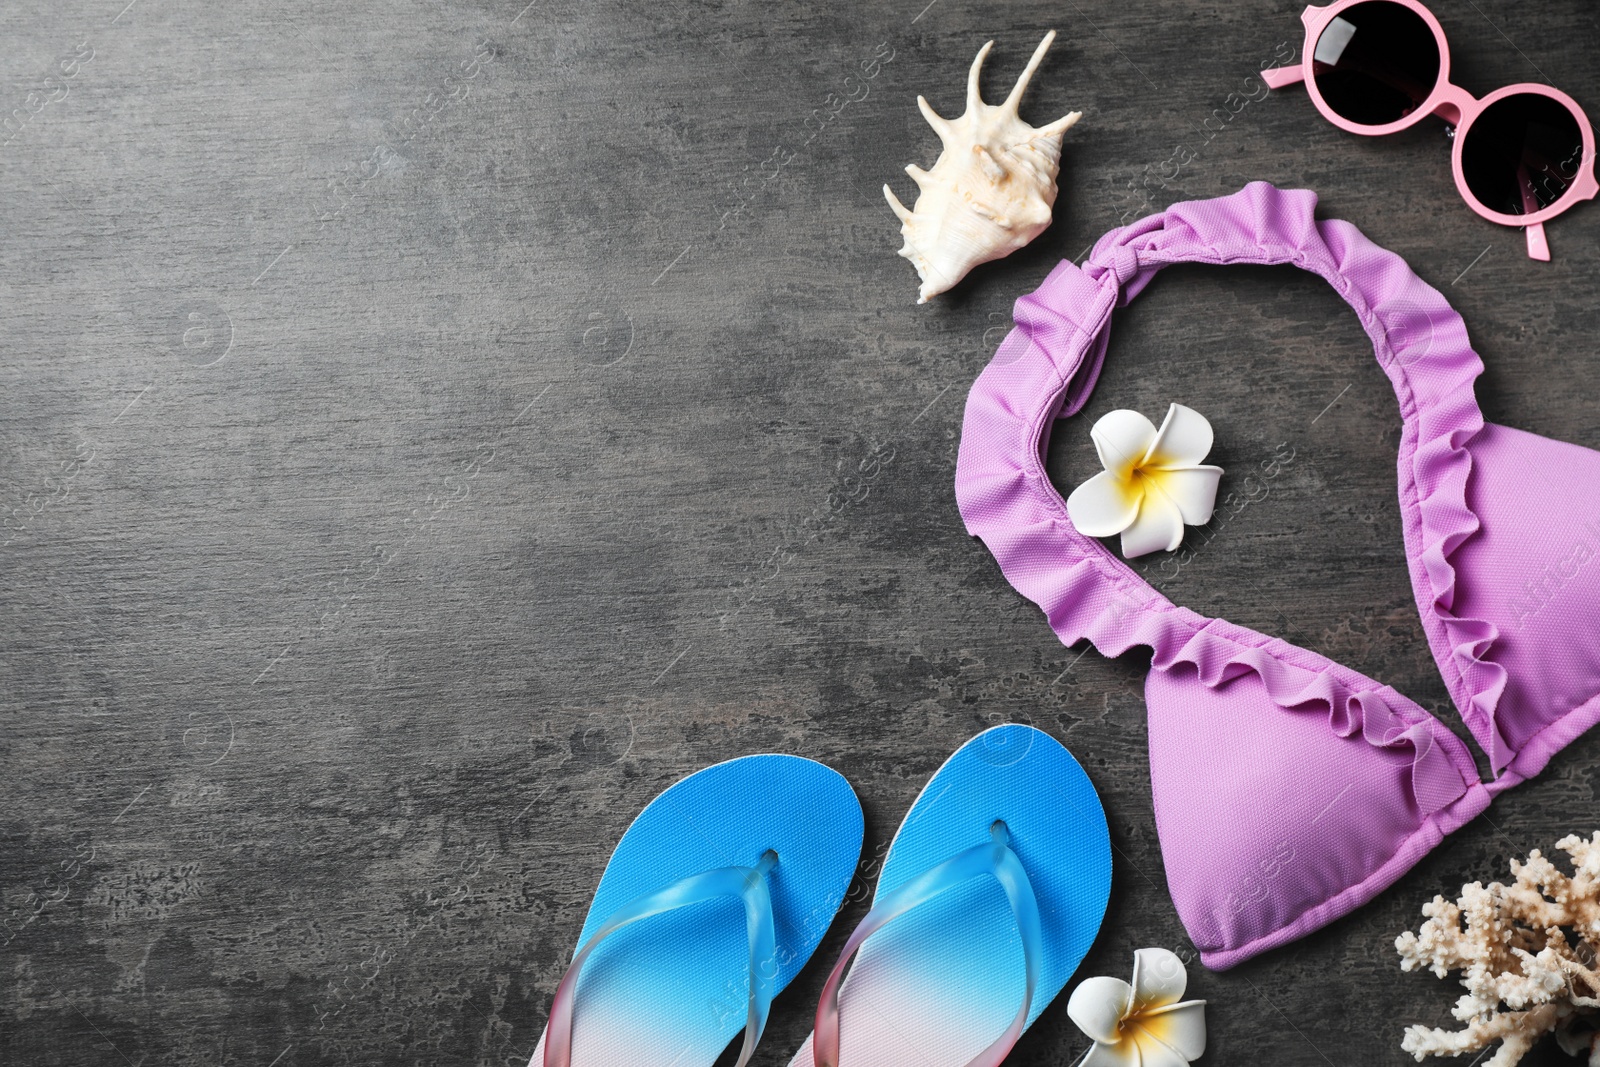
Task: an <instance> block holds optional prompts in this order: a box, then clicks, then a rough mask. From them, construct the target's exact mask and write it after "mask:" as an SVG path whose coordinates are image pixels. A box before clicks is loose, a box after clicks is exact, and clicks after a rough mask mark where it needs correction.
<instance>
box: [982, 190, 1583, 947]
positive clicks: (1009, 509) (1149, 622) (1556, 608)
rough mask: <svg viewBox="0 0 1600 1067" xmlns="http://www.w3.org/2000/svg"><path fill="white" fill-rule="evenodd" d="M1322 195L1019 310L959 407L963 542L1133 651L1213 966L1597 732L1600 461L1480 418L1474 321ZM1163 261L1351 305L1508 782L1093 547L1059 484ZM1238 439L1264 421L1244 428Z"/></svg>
mask: <svg viewBox="0 0 1600 1067" xmlns="http://www.w3.org/2000/svg"><path fill="white" fill-rule="evenodd" d="M1316 203H1317V200H1316V195H1315V194H1314V193H1312V192H1309V191H1305V190H1280V189H1277V188H1275V187H1273V186H1271V185H1268V184H1266V183H1262V182H1256V183H1252V184H1251V185H1248V186H1246V187H1245V188H1244V189H1243V190H1241V191H1240V192H1238V193H1235V194H1233V195H1231V196H1227V197H1221V198H1218V199H1214V200H1202V201H1192V202H1188V203H1181V204H1177V205H1174V206H1173V207H1172V208H1171V209H1170V210H1168V211H1166V212H1164V213H1161V214H1158V215H1154V216H1151V217H1149V218H1145V219H1142V220H1140V221H1139V222H1137V223H1135V224H1133V225H1131V226H1127V227H1124V228H1121V229H1116V230H1112V231H1111V232H1110V233H1108V234H1106V235H1105V236H1104V237H1103V238H1101V239H1100V241H1099V243H1097V244H1096V245H1095V247H1094V250H1093V252H1092V253H1091V254H1090V255H1089V257H1088V259H1087V260H1086V262H1085V264H1084V266H1083V268H1081V269H1080V268H1079V267H1077V266H1075V265H1074V264H1072V263H1070V262H1063V263H1061V264H1060V265H1059V266H1058V267H1056V268H1055V269H1054V270H1053V271H1051V273H1050V275H1049V276H1048V277H1047V278H1046V279H1045V281H1044V284H1043V285H1041V286H1040V287H1039V288H1038V289H1037V290H1036V291H1035V292H1033V293H1031V294H1029V295H1027V296H1024V297H1022V298H1021V299H1020V300H1018V301H1017V303H1016V308H1015V315H1014V318H1015V323H1016V326H1015V329H1013V330H1012V331H1011V333H1010V334H1009V335H1008V336H1007V337H1006V339H1005V341H1004V342H1003V343H1002V344H1001V345H1000V348H999V349H998V350H997V351H996V353H995V357H994V359H993V361H992V362H991V363H990V364H989V366H988V367H987V368H985V370H984V371H983V373H982V374H981V375H980V376H979V378H978V380H977V382H976V383H975V384H974V385H973V388H972V392H971V394H970V395H969V397H968V399H967V407H966V416H965V422H964V425H963V428H962V435H961V450H960V456H959V459H958V462H957V471H956V496H957V499H958V501H959V503H960V507H961V514H962V517H963V519H964V520H965V522H966V526H967V529H968V531H969V532H970V533H972V534H973V535H975V536H977V537H979V538H981V539H982V540H983V541H984V543H985V544H986V545H987V546H988V548H989V549H990V551H992V552H993V553H994V555H995V557H996V559H997V560H998V561H999V564H1000V567H1001V569H1002V571H1003V572H1004V573H1005V576H1006V578H1007V580H1008V581H1009V582H1010V583H1011V584H1012V585H1013V586H1014V587H1015V588H1016V589H1017V590H1018V592H1020V593H1022V594H1023V595H1024V596H1026V597H1027V598H1028V599H1030V600H1032V601H1033V602H1034V603H1036V604H1038V605H1039V607H1040V608H1042V609H1043V611H1044V613H1045V616H1046V618H1047V619H1048V620H1049V623H1050V625H1051V627H1052V628H1053V629H1054V630H1055V632H1056V633H1057V634H1058V635H1059V637H1060V638H1061V640H1062V642H1063V643H1065V644H1069V645H1070V644H1073V643H1076V642H1078V641H1082V640H1084V639H1088V640H1089V641H1091V642H1092V643H1093V644H1094V646H1095V647H1096V648H1097V649H1098V650H1099V651H1100V652H1101V653H1102V654H1104V655H1107V656H1117V655H1121V654H1122V653H1124V652H1126V651H1128V650H1129V649H1131V648H1133V647H1134V646H1136V645H1144V646H1147V647H1149V648H1150V649H1151V650H1152V652H1153V656H1152V659H1151V669H1150V673H1149V675H1148V677H1147V679H1146V685H1145V697H1146V703H1147V706H1148V714H1149V736H1150V775H1151V785H1152V789H1153V792H1154V798H1155V813H1156V823H1157V829H1158V831H1159V834H1160V838H1161V848H1162V854H1163V857H1164V859H1165V864H1166V869H1167V880H1168V886H1169V888H1170V890H1171V892H1172V896H1173V900H1174V903H1175V904H1176V906H1177V909H1178V913H1179V916H1180V917H1181V918H1182V920H1183V923H1184V926H1185V927H1186V928H1187V930H1188V932H1189V935H1190V937H1191V938H1192V939H1193V940H1194V942H1195V945H1196V946H1197V947H1198V948H1199V949H1200V952H1201V958H1202V960H1203V961H1204V962H1205V964H1206V965H1207V966H1208V967H1211V968H1213V969H1219V970H1220V969H1225V968H1227V967H1231V966H1233V965H1235V964H1237V963H1240V962H1241V961H1243V960H1246V959H1249V958H1250V957H1252V956H1254V955H1257V954H1258V953H1261V952H1264V951H1266V950H1267V949H1270V948H1273V947H1275V946H1278V945H1281V944H1284V943H1286V942H1289V941H1292V940H1294V939H1296V938H1299V937H1302V936H1304V935H1305V934H1307V933H1310V932H1311V931H1313V930H1316V929H1318V928H1319V927H1322V926H1324V925H1326V924H1327V923H1329V922H1332V921H1333V920H1334V919H1337V918H1338V917H1340V916H1342V915H1344V914H1346V913H1348V912H1350V911H1352V910H1353V909H1355V908H1357V907H1359V906H1361V905H1362V904H1364V903H1366V902H1367V901H1368V900H1370V899H1372V898H1373V897H1374V896H1375V895H1377V894H1378V893H1380V892H1382V891H1383V890H1384V889H1385V888H1387V887H1388V886H1389V885H1391V884H1392V883H1393V882H1394V881H1395V880H1396V879H1397V878H1399V877H1400V876H1401V875H1402V874H1403V873H1405V871H1406V870H1408V869H1409V868H1410V867H1411V866H1412V865H1413V864H1415V863H1416V862H1417V861H1418V860H1419V859H1420V858H1421V857H1422V856H1423V855H1424V854H1426V853H1427V852H1428V851H1429V850H1430V849H1432V848H1433V847H1434V846H1436V845H1437V844H1438V843H1439V842H1440V841H1441V840H1442V839H1443V837H1444V835H1446V834H1448V833H1450V832H1451V831H1453V830H1455V829H1456V828H1458V827H1460V826H1461V825H1463V824H1464V823H1466V822H1467V821H1468V820H1470V819H1472V818H1473V817H1474V816H1476V815H1477V814H1478V813H1479V812H1481V811H1483V810H1484V808H1485V807H1487V806H1488V804H1489V802H1490V800H1491V799H1492V798H1493V797H1494V795H1496V794H1497V793H1499V792H1501V791H1502V790H1505V789H1508V788H1510V787H1511V786H1513V785H1516V784H1517V783H1519V782H1521V781H1523V780H1525V779H1527V778H1529V777H1530V776H1532V775H1534V774H1537V773H1538V772H1539V771H1540V770H1542V769H1543V768H1544V766H1545V764H1546V763H1548V762H1549V761H1550V759H1551V757H1552V756H1554V755H1555V753H1556V752H1558V751H1560V749H1561V748H1562V747H1563V746H1565V745H1566V744H1568V743H1569V742H1571V741H1572V740H1573V739H1574V738H1576V737H1577V736H1578V735H1579V734H1581V733H1582V732H1583V731H1584V730H1586V729H1588V728H1589V727H1590V726H1591V725H1593V724H1594V723H1595V721H1596V720H1597V719H1600V625H1596V608H1595V605H1596V604H1600V500H1597V494H1596V493H1595V492H1594V491H1593V489H1594V487H1596V486H1600V453H1597V452H1595V451H1592V450H1590V449H1587V448H1582V447H1579V446H1576V445H1572V444H1567V443H1564V442H1560V441H1555V440H1551V439H1549V438H1546V437H1540V436H1537V435H1535V434H1531V433H1525V432H1523V431H1520V430H1514V429H1510V428H1508V427H1505V426H1499V425H1495V424H1493V423H1487V422H1485V421H1484V419H1483V415H1482V412H1481V411H1480V410H1479V408H1478V403H1477V399H1476V397H1475V396H1474V393H1473V383H1474V382H1475V380H1476V379H1477V377H1478V375H1479V374H1481V373H1482V371H1483V363H1482V361H1481V360H1480V359H1479V357H1478V355H1477V354H1476V353H1475V352H1474V351H1473V350H1472V346H1471V344H1470V343H1469V341H1468V339H1467V331H1466V325H1465V324H1464V323H1463V322H1462V320H1461V317H1460V316H1459V315H1458V314H1456V312H1455V311H1454V310H1453V309H1452V308H1451V307H1450V305H1449V304H1448V303H1447V302H1446V301H1445V299H1444V297H1443V296H1441V295H1440V294H1439V292H1438V291H1437V290H1436V289H1434V288H1432V287H1431V286H1429V285H1428V284H1427V283H1425V282H1423V281H1422V280H1421V279H1420V278H1418V277H1417V276H1416V275H1415V274H1414V273H1413V272H1412V271H1411V269H1410V268H1409V267H1408V266H1407V265H1406V263H1405V261H1404V260H1403V259H1401V258H1400V257H1399V256H1397V255H1395V254H1394V253H1392V252H1389V251H1386V250H1385V249H1382V248H1379V247H1378V246H1377V245H1375V244H1373V243H1372V242H1371V241H1369V240H1368V239H1367V238H1366V237H1364V236H1363V235H1362V234H1361V233H1360V231H1358V230H1357V229H1356V228H1355V227H1354V226H1352V225H1350V224H1349V223H1347V222H1342V221H1339V220H1318V219H1316V218H1315V210H1316ZM1172 263H1209V264H1217V265H1225V264H1233V263H1241V264H1293V265H1295V266H1298V267H1301V268H1302V269H1304V270H1307V271H1310V272H1312V273H1314V274H1317V275H1319V276H1321V277H1322V278H1323V279H1325V280H1326V281H1327V282H1328V283H1329V284H1330V285H1332V286H1333V287H1334V289H1335V290H1337V291H1338V293H1339V295H1340V296H1341V297H1343V298H1344V299H1345V301H1346V302H1348V303H1349V304H1350V306H1351V307H1352V308H1353V309H1354V310H1355V312H1356V315H1357V317H1358V318H1359V319H1360V321H1361V325H1362V327H1363V328H1364V329H1365V330H1366V332H1367V334H1368V336H1369V337H1370V338H1371V340H1372V343H1373V347H1374V349H1375V351H1376V354H1377V358H1378V362H1379V364H1380V365H1381V366H1382V367H1383V369H1384V372H1385V373H1386V374H1387V375H1388V376H1389V379H1390V381H1391V382H1392V383H1393V386H1394V390H1395V395H1396V398H1397V399H1398V401H1399V405H1400V414H1401V417H1402V419H1403V423H1404V426H1403V430H1402V434H1401V439H1400V452H1399V462H1398V474H1399V496H1400V511H1401V516H1402V520H1403V526H1404V531H1405V551H1406V559H1407V562H1408V564H1409V566H1410V573H1411V583H1412V588H1413V591H1414V593H1415V597H1416V602H1417V608H1418V611H1419V613H1420V615H1421V619H1422V624H1423V629H1424V631H1425V632H1426V634H1427V638H1428V643H1429V647H1430V648H1431V650H1432V653H1433V656H1434V659H1435V661H1436V663H1437V664H1438V667H1439V670H1440V672H1441V673H1442V675H1443V676H1444V680H1445V683H1446V685H1447V686H1448V688H1449V691H1450V695H1451V697H1452V699H1453V700H1454V703H1455V705H1456V707H1457V708H1458V709H1459V711H1460V713H1461V715H1462V718H1463V719H1464V721H1465V723H1466V725H1467V727H1468V729H1469V731H1470V733H1471V734H1472V737H1473V738H1474V739H1475V740H1476V741H1477V743H1478V744H1479V746H1481V747H1482V749H1483V750H1484V752H1485V753H1487V755H1488V763H1489V765H1490V767H1491V768H1492V772H1493V777H1492V779H1491V780H1490V781H1488V782H1483V781H1480V780H1479V776H1478V772H1477V770H1476V768H1475V767H1474V764H1473V760H1472V757H1471V755H1470V753H1469V751H1468V749H1467V747H1466V745H1465V744H1464V743H1463V742H1462V741H1461V740H1460V739H1458V738H1457V737H1456V736H1455V735H1454V734H1452V733H1451V732H1450V731H1449V730H1447V729H1446V728H1445V727H1444V726H1443V725H1442V724H1440V723H1439V722H1438V721H1437V720H1436V719H1434V718H1433V717H1432V716H1431V715H1429V714H1428V713H1427V712H1426V711H1424V710H1423V709H1422V708H1421V707H1419V706H1418V705H1417V704H1416V703H1414V702H1413V701H1411V700H1410V699H1408V698H1407V697H1405V696H1403V695H1401V694H1400V693H1398V692H1396V691H1395V690H1394V689H1393V688H1391V687H1389V686H1387V685H1384V684H1383V683H1381V682H1378V681H1376V680H1374V679H1372V678H1369V677H1367V676H1365V675H1363V674H1361V673H1359V672H1357V671H1354V670H1351V669H1350V668H1348V667H1345V666H1343V665H1342V664H1339V663H1336V662H1334V661H1332V660H1330V659H1328V658H1326V657H1325V656H1322V655H1319V654H1317V653H1315V652H1312V651H1310V650H1308V649H1304V648H1299V647H1297V646H1295V645H1291V644H1288V643H1287V642H1285V641H1282V640H1279V639H1277V638H1274V637H1269V636H1267V635H1265V634H1261V633H1257V632H1255V631H1253V630H1249V629H1246V628H1244V627H1242V626H1236V625H1234V624H1232V623H1230V622H1227V621H1225V620H1223V619H1213V618H1207V617H1206V616H1204V615H1200V614H1198V613H1196V612H1194V611H1191V610H1189V609H1188V608H1184V607H1180V606H1177V605H1175V604H1173V603H1172V602H1170V601H1169V600H1167V599H1166V598H1165V597H1163V596H1161V595H1160V594H1159V593H1157V592H1156V591H1155V590H1154V589H1152V588H1151V587H1150V586H1149V585H1148V584H1147V583H1146V582H1145V581H1144V580H1143V579H1142V578H1140V577H1139V576H1138V575H1137V574H1136V573H1135V572H1134V571H1132V570H1131V569H1129V568H1128V566H1127V565H1126V564H1124V563H1123V562H1122V561H1121V560H1120V559H1118V558H1117V557H1116V556H1115V555H1114V554H1113V553H1112V552H1111V551H1110V550H1108V549H1107V548H1106V547H1105V546H1104V545H1102V544H1101V543H1100V542H1099V541H1096V540H1094V539H1092V538H1088V537H1085V536H1083V535H1082V534H1080V533H1078V532H1077V530H1075V529H1074V528H1073V525H1072V523H1071V521H1070V520H1069V518H1068V517H1067V509H1066V506H1065V504H1064V502H1063V500H1062V498H1061V496H1060V495H1059V494H1058V493H1057V491H1056V490H1055V488H1054V487H1053V486H1052V485H1051V483H1050V480H1049V478H1048V477H1047V476H1046V474H1045V470H1044V464H1043V459H1042V457H1043V456H1044V454H1045V450H1046V447H1047V445H1048V442H1049V435H1050V431H1051V428H1052V427H1053V425H1054V424H1055V421H1056V419H1058V418H1065V417H1068V416H1071V415H1073V414H1075V413H1076V412H1077V411H1078V410H1079V409H1080V408H1082V407H1083V405H1084V403H1085V402H1086V400H1087V399H1088V396H1089V393H1090V391H1091V390H1092V389H1093V387H1094V382H1095V378H1096V377H1097V375H1098V374H1099V371H1100V366H1101V363H1102V361H1103V360H1104V358H1105V353H1106V345H1107V341H1108V338H1109V332H1108V331H1109V322H1110V316H1111V312H1112V310H1113V309H1114V308H1115V307H1120V306H1124V305H1126V304H1127V303H1128V301H1130V300H1131V299H1133V297H1135V296H1137V295H1138V293H1139V292H1140V290H1142V289H1143V288H1144V287H1145V286H1146V285H1147V284H1148V283H1149V282H1150V280H1151V279H1152V278H1153V277H1154V276H1155V274H1156V272H1157V271H1159V270H1160V269H1161V268H1162V267H1164V266H1167V265H1168V264H1172ZM1238 414H1239V415H1240V416H1241V417H1242V416H1243V415H1245V414H1247V413H1238Z"/></svg>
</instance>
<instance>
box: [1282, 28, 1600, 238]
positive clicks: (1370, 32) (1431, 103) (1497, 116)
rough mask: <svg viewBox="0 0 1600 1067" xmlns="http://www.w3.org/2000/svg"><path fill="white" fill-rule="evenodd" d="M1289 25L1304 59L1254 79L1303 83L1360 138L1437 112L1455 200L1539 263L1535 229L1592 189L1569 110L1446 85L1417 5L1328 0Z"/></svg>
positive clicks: (1579, 120)
mask: <svg viewBox="0 0 1600 1067" xmlns="http://www.w3.org/2000/svg"><path fill="white" fill-rule="evenodd" d="M1300 21H1301V22H1304V23H1305V26H1306V42H1305V46H1304V48H1303V49H1302V54H1303V57H1304V58H1302V60H1301V61H1300V63H1298V64H1296V65H1295V66H1292V67H1277V68H1275V69H1272V70H1265V71H1262V72H1261V76H1262V78H1263V79H1265V81H1266V83H1267V84H1268V85H1270V86H1272V87H1273V88H1274V89H1281V88H1283V87H1284V86H1286V85H1293V84H1294V83H1295V82H1300V81H1303V82H1305V83H1306V89H1307V91H1308V92H1310V93H1311V101H1312V103H1314V104H1316V105H1317V110H1318V111H1320V112H1322V114H1323V116H1324V117H1325V118H1327V119H1328V121H1329V122H1332V123H1333V124H1334V125H1335V126H1338V127H1339V128H1340V129H1342V130H1348V131H1350V132H1351V133H1359V134H1364V135H1366V136H1368V137H1376V136H1379V135H1381V134H1386V133H1395V132H1397V131H1399V130H1403V129H1405V128H1407V127H1408V126H1412V125H1414V124H1416V123H1418V122H1420V121H1421V120H1422V118H1423V116H1424V115H1438V116H1439V117H1440V118H1442V119H1444V120H1445V122H1447V123H1449V124H1450V125H1451V126H1453V127H1454V132H1453V134H1452V136H1453V137H1454V138H1455V147H1454V149H1453V150H1452V152H1451V165H1452V166H1453V168H1454V170H1455V175H1456V189H1457V190H1459V191H1460V193H1461V196H1462V199H1464V200H1466V202H1467V205H1468V206H1469V207H1471V208H1472V210H1474V211H1476V212H1477V213H1478V214H1480V215H1482V216H1483V217H1484V218H1486V219H1488V220H1489V221H1490V222H1498V223H1499V224H1500V225H1502V226H1521V227H1523V228H1524V230H1525V232H1526V233H1527V238H1528V255H1529V257H1530V258H1533V259H1542V260H1548V259H1549V258H1550V245H1549V242H1548V241H1547V240H1546V239H1545V234H1544V224H1545V222H1547V221H1548V220H1550V219H1553V218H1555V217H1556V216H1557V215H1559V214H1561V213H1562V212H1564V211H1566V210H1567V209H1568V208H1570V207H1572V206H1573V205H1574V204H1576V203H1577V202H1578V201H1580V200H1592V199H1594V196H1595V193H1597V192H1600V182H1597V181H1596V179H1595V168H1594V159H1595V145H1594V128H1593V127H1592V126H1590V125H1589V119H1588V118H1587V117H1586V116H1585V115H1584V113H1583V110H1582V109H1581V108H1579V107H1578V104H1577V102H1576V101H1574V100H1573V99H1572V97H1570V96H1568V95H1567V94H1566V93H1563V92H1562V91H1561V90H1559V89H1552V88H1551V87H1550V86H1548V85H1535V84H1532V83H1529V82H1523V83H1521V84H1518V85H1508V86H1506V87H1505V88H1504V89H1496V90H1495V91H1494V92H1492V93H1490V94H1489V95H1488V96H1486V97H1484V98H1483V99H1482V100H1479V99H1477V98H1476V97H1474V96H1473V95H1472V94H1471V93H1469V92H1467V91H1466V90H1465V89H1463V88H1461V87H1460V86H1458V85H1452V84H1450V48H1449V45H1448V44H1447V43H1446V41H1445V39H1444V27H1443V26H1441V25H1439V20H1438V19H1436V18H1434V16H1433V13H1432V12H1430V11H1429V10H1428V9H1427V8H1426V7H1423V6H1422V4H1421V3H1419V2H1418V0H1338V2H1337V3H1333V4H1329V5H1328V6H1327V7H1315V6H1313V7H1308V8H1306V9H1305V11H1304V12H1303V13H1302V14H1301V15H1300Z"/></svg>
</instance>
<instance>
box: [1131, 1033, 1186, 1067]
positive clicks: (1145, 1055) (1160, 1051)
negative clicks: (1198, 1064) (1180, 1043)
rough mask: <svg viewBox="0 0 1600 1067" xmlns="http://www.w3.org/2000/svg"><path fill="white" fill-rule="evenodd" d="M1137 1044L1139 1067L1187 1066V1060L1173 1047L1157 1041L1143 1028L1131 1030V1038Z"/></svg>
mask: <svg viewBox="0 0 1600 1067" xmlns="http://www.w3.org/2000/svg"><path fill="white" fill-rule="evenodd" d="M1128 1043H1129V1044H1130V1045H1131V1044H1137V1045H1138V1046H1139V1065H1140V1067H1189V1061H1188V1060H1186V1059H1184V1058H1183V1056H1182V1054H1180V1053H1179V1052H1178V1050H1177V1049H1175V1048H1169V1047H1168V1046H1166V1045H1164V1044H1162V1043H1161V1042H1160V1041H1157V1040H1156V1039H1155V1038H1153V1037H1151V1036H1150V1035H1149V1034H1147V1033H1146V1032H1145V1031H1143V1030H1135V1031H1133V1040H1132V1041H1130V1042H1128Z"/></svg>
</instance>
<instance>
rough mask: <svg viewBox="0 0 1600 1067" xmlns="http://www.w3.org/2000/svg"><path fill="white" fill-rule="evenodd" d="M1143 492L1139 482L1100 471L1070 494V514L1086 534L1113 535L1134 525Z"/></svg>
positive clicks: (1074, 524)
mask: <svg viewBox="0 0 1600 1067" xmlns="http://www.w3.org/2000/svg"><path fill="white" fill-rule="evenodd" d="M1141 495H1142V493H1141V492H1140V489H1139V486H1138V485H1137V484H1136V483H1134V482H1132V481H1123V480H1121V479H1120V478H1118V477H1117V476H1116V475H1115V474H1112V473H1111V472H1110V471H1101V472H1100V473H1099V474H1096V475H1095V476H1094V477H1093V478H1090V479H1089V480H1088V481H1086V482H1084V483H1083V484H1082V485H1080V486H1078V488H1076V489H1074V490H1073V491H1072V495H1071V496H1069V497H1067V514H1068V515H1070V516H1071V517H1072V525H1073V526H1076V527H1077V528H1078V532H1079V533H1081V534H1083V535H1084V536H1085V537H1110V536H1111V535H1112V534H1119V533H1121V532H1122V531H1123V530H1126V529H1127V528H1128V527H1129V526H1132V525H1133V520H1134V519H1135V518H1136V517H1138V514H1139V497H1140V496H1141Z"/></svg>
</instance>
